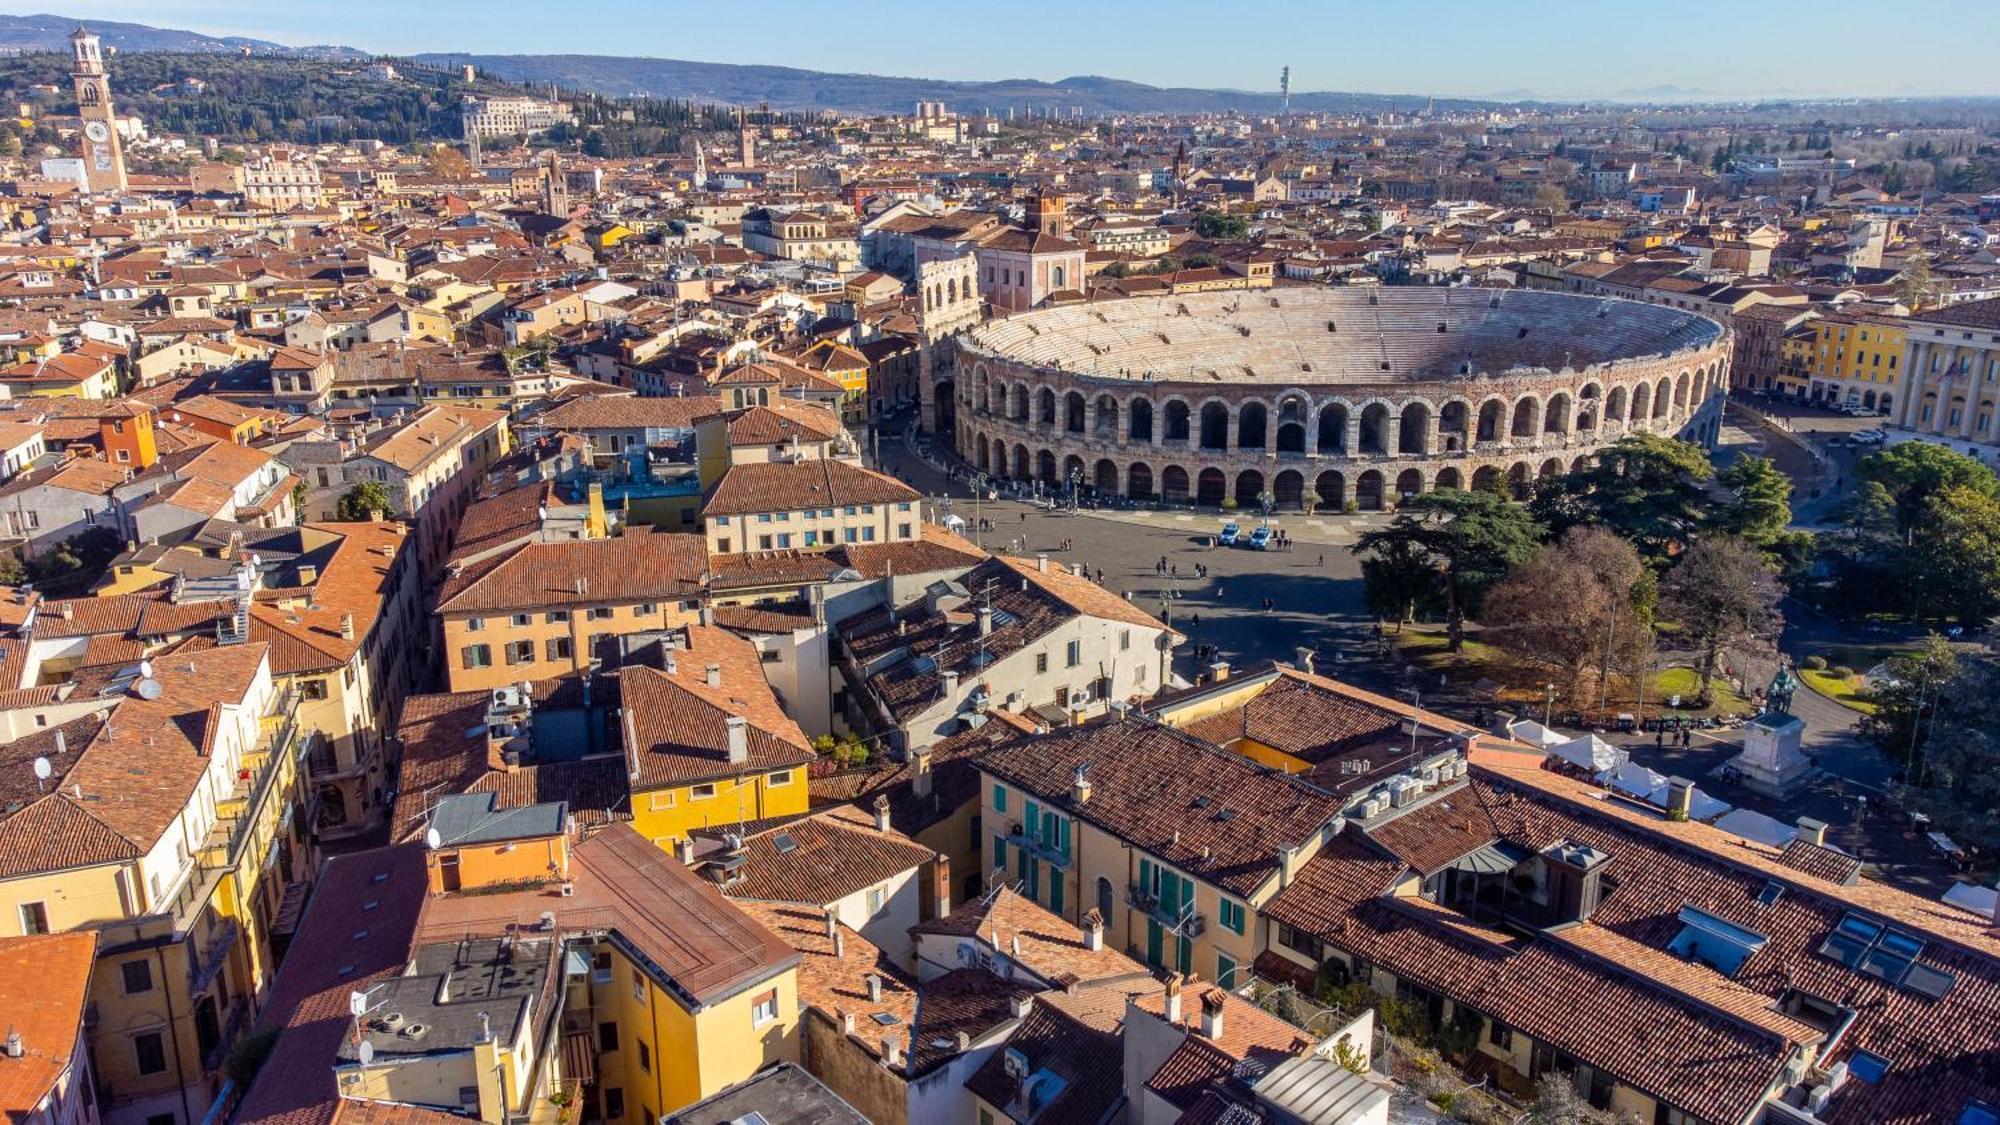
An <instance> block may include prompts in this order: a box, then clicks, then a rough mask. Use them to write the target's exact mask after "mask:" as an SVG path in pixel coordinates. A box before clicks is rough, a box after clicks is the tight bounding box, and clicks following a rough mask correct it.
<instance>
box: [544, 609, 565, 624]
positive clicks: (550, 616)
mask: <svg viewBox="0 0 2000 1125" xmlns="http://www.w3.org/2000/svg"><path fill="white" fill-rule="evenodd" d="M542 620H544V621H546V622H548V623H549V624H551V625H557V624H561V623H562V622H565V621H568V620H569V610H566V609H552V610H550V611H548V612H547V613H545V614H543V615H542Z"/></svg>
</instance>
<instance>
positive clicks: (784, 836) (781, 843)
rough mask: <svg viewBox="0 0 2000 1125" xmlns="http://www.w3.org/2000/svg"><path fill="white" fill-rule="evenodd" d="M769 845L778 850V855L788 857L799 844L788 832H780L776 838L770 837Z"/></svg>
mask: <svg viewBox="0 0 2000 1125" xmlns="http://www.w3.org/2000/svg"><path fill="white" fill-rule="evenodd" d="M771 844H772V845H773V846H774V847H776V848H777V849H778V854H779V855H789V854H791V853H792V852H793V851H796V850H797V849H798V846H799V842H798V841H797V840H794V839H792V834H791V833H790V832H780V833H778V834H777V835H776V836H773V837H771Z"/></svg>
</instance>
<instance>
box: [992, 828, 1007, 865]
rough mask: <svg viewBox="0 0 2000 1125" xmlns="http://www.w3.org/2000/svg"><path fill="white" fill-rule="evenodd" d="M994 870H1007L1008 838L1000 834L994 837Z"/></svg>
mask: <svg viewBox="0 0 2000 1125" xmlns="http://www.w3.org/2000/svg"><path fill="white" fill-rule="evenodd" d="M993 868H994V870H996V871H1005V870H1006V869H1007V837H1005V836H1002V835H1000V834H998V833H995V834H994V836H993Z"/></svg>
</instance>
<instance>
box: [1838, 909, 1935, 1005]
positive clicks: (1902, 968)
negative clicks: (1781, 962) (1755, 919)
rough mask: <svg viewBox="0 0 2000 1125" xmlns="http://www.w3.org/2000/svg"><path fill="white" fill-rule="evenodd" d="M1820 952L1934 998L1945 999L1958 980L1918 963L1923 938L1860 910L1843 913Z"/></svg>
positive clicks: (1849, 965)
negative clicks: (1865, 915) (1886, 923)
mask: <svg viewBox="0 0 2000 1125" xmlns="http://www.w3.org/2000/svg"><path fill="white" fill-rule="evenodd" d="M1819 952H1820V955H1821V956H1822V957H1829V958H1832V959H1833V960H1835V961H1838V962H1840V963H1841V964H1843V965H1846V966H1847V967H1848V968H1850V969H1853V970H1854V971H1855V972H1857V973H1866V974H1867V975H1869V976H1871V977H1878V978H1880V979H1882V980H1885V981H1888V982H1889V983H1890V984H1896V985H1902V986H1904V987H1906V988H1908V989H1910V991H1912V992H1915V993H1917V994H1918V995H1920V996H1927V997H1929V998H1931V999H1933V1000H1939V999H1943V998H1944V996H1945V994H1946V993H1949V992H1950V991H1951V989H1952V986H1953V985H1955V984H1957V983H1958V979H1957V978H1956V977H1954V976H1952V975H1951V974H1950V973H1947V972H1944V971H1943V970H1940V969H1933V968H1930V967H1929V966H1926V965H1919V964H1917V958H1919V957H1921V956H1923V952H1924V942H1923V940H1922V939H1921V938H1917V937H1915V936H1913V935H1911V934H1907V933H1904V932H1903V931H1902V930H1898V929H1894V928H1891V927H1889V926H1885V925H1883V924H1881V923H1880V922H1872V921H1870V920H1868V919H1866V918H1863V917H1861V916H1860V915H1858V914H1848V915H1845V916H1843V917H1842V918H1841V919H1840V924H1839V925H1838V926H1835V927H1834V929H1833V932H1832V933H1830V934H1828V935H1827V936H1826V940H1825V941H1823V942H1821V943H1820V947H1819Z"/></svg>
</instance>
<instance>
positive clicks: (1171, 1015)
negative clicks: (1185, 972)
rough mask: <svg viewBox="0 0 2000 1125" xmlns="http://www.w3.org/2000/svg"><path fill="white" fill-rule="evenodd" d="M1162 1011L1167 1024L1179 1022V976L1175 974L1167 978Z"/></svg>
mask: <svg viewBox="0 0 2000 1125" xmlns="http://www.w3.org/2000/svg"><path fill="white" fill-rule="evenodd" d="M1164 1004H1165V1007H1164V1011H1165V1013H1166V1017H1167V1022H1168V1023H1179V1022H1181V975H1180V974H1179V973H1175V974H1174V975H1173V976H1170V977H1168V978H1167V997H1166V1000H1165V1002H1164Z"/></svg>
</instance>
